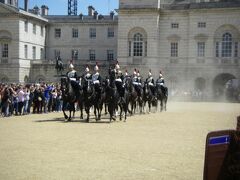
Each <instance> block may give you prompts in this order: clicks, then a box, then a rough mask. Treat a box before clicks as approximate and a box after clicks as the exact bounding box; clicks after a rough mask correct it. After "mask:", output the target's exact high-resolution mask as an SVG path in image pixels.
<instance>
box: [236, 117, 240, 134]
mask: <svg viewBox="0 0 240 180" xmlns="http://www.w3.org/2000/svg"><path fill="white" fill-rule="evenodd" d="M237 131H239V132H240V116H238V117H237Z"/></svg>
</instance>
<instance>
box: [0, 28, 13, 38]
mask: <svg viewBox="0 0 240 180" xmlns="http://www.w3.org/2000/svg"><path fill="white" fill-rule="evenodd" d="M11 40H12V34H11V33H10V32H9V31H5V30H0V41H11Z"/></svg>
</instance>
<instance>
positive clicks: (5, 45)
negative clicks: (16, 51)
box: [2, 43, 9, 59]
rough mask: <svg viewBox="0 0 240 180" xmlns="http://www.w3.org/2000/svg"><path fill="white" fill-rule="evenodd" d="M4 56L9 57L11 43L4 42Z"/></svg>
mask: <svg viewBox="0 0 240 180" xmlns="http://www.w3.org/2000/svg"><path fill="white" fill-rule="evenodd" d="M2 58H5V59H7V58H9V44H8V43H2Z"/></svg>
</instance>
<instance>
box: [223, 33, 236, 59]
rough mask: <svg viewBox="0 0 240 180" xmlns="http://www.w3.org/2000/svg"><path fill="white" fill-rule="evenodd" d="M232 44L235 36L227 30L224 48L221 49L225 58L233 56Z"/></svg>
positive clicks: (224, 35) (224, 37)
mask: <svg viewBox="0 0 240 180" xmlns="http://www.w3.org/2000/svg"><path fill="white" fill-rule="evenodd" d="M232 45H233V38H232V34H231V33H229V32H226V33H224V34H223V36H222V49H221V56H222V57H223V58H229V57H232V49H233V48H232Z"/></svg>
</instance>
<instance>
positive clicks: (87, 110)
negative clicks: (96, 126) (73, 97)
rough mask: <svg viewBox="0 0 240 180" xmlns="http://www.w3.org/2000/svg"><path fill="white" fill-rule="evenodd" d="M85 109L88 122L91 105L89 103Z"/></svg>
mask: <svg viewBox="0 0 240 180" xmlns="http://www.w3.org/2000/svg"><path fill="white" fill-rule="evenodd" d="M85 111H86V114H87V122H89V107H88V106H87V105H85Z"/></svg>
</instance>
